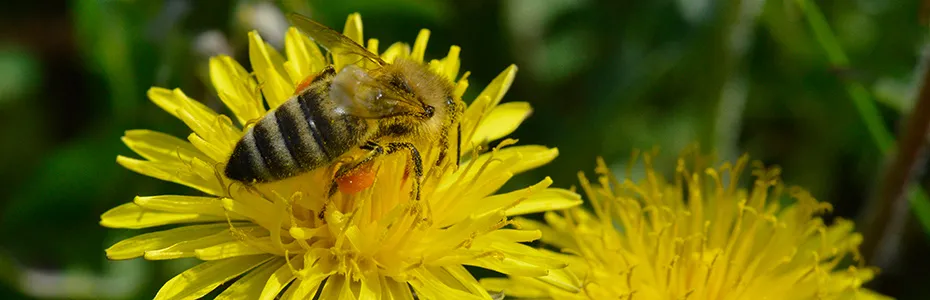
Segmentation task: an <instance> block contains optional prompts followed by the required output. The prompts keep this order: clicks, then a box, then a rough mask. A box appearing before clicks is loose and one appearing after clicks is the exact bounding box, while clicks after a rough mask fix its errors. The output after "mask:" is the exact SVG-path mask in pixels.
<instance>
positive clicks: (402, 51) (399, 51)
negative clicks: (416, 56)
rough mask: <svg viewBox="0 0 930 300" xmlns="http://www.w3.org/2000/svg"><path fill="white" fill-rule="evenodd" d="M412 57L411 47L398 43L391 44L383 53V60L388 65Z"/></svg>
mask: <svg viewBox="0 0 930 300" xmlns="http://www.w3.org/2000/svg"><path fill="white" fill-rule="evenodd" d="M409 56H410V46H409V45H407V44H405V43H401V42H397V43H394V44H391V46H390V47H388V48H387V50H384V53H381V59H382V60H384V61H385V62H387V63H393V62H394V61H395V60H397V59H403V58H407V57H409Z"/></svg>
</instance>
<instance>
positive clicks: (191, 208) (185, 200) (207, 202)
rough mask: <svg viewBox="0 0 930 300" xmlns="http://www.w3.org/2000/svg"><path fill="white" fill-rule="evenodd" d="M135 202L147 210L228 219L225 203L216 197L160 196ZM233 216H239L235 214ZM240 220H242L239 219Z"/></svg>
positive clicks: (143, 198) (141, 198)
mask: <svg viewBox="0 0 930 300" xmlns="http://www.w3.org/2000/svg"><path fill="white" fill-rule="evenodd" d="M133 202H135V203H136V204H138V205H139V206H142V207H144V208H147V209H154V210H159V211H164V212H173V213H182V214H183V213H191V214H204V215H211V216H217V217H226V216H227V212H226V210H225V209H224V208H223V201H222V200H220V198H216V197H197V196H174V195H160V196H151V197H141V196H140V197H136V198H135V199H134V200H133ZM233 216H238V215H235V214H233V215H232V216H231V217H233ZM238 219H241V217H239V218H238Z"/></svg>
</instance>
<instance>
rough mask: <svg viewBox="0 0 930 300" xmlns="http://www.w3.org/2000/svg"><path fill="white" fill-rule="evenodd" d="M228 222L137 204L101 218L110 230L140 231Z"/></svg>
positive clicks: (123, 206) (113, 211) (115, 209)
mask: <svg viewBox="0 0 930 300" xmlns="http://www.w3.org/2000/svg"><path fill="white" fill-rule="evenodd" d="M215 221H224V222H225V221H226V219H225V218H220V217H215V216H208V215H201V214H178V213H170V212H162V211H157V210H151V209H145V208H142V207H141V206H139V205H137V204H135V203H126V204H123V205H120V206H117V207H114V208H112V209H110V210H108V211H107V212H105V213H103V215H101V216H100V225H102V226H105V227H110V228H129V229H139V228H148V227H155V226H161V225H167V224H178V223H193V222H215Z"/></svg>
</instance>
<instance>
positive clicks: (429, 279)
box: [408, 268, 490, 300]
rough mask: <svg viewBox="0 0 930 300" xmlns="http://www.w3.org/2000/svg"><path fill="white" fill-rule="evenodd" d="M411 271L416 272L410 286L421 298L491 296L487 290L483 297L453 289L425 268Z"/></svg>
mask: <svg viewBox="0 0 930 300" xmlns="http://www.w3.org/2000/svg"><path fill="white" fill-rule="evenodd" d="M411 273H413V274H414V278H413V279H411V280H409V281H408V282H409V283H410V286H411V287H413V290H414V291H415V292H416V293H417V296H418V297H419V298H421V299H452V300H459V299H462V300H466V299H475V300H477V299H482V300H483V299H488V298H490V296H488V295H487V292H485V294H484V297H482V295H475V294H472V293H468V292H465V291H462V290H458V289H453V288H451V287H449V286H448V285H446V284H444V283H443V282H442V281H441V280H440V279H439V278H437V277H436V276H435V275H434V274H433V273H432V272H429V271H427V270H425V269H424V268H419V269H415V270H413V271H411Z"/></svg>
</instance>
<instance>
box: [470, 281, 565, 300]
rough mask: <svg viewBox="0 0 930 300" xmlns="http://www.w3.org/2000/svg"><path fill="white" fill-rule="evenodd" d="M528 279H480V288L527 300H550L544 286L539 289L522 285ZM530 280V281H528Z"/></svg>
mask: <svg viewBox="0 0 930 300" xmlns="http://www.w3.org/2000/svg"><path fill="white" fill-rule="evenodd" d="M527 279H528V278H526V277H517V278H514V277H511V278H510V279H507V278H482V279H481V286H483V287H484V288H486V289H487V290H489V291H502V292H504V293H506V294H507V295H508V296H513V297H519V298H527V299H541V298H550V297H549V296H550V295H549V294H547V293H546V292H545V286H544V287H543V288H539V287H537V286H538V284H537V286H531V285H528V284H525V283H523V281H526V280H527ZM530 280H531V279H530Z"/></svg>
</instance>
